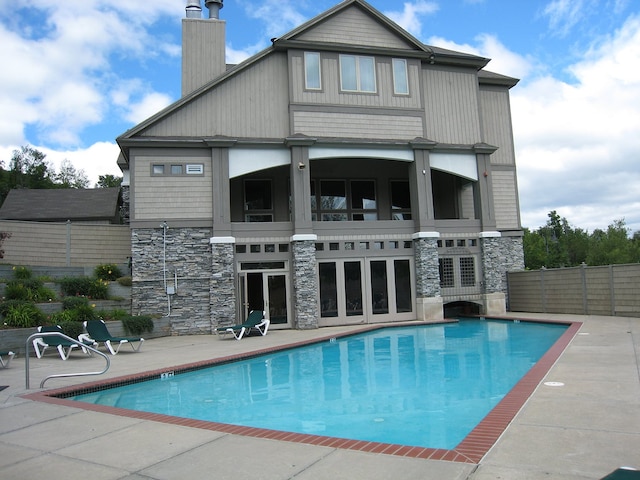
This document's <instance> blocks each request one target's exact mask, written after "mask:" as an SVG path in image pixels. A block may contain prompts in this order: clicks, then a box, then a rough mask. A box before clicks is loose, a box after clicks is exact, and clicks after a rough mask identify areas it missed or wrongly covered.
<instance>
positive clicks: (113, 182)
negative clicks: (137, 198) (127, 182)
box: [96, 174, 122, 188]
mask: <svg viewBox="0 0 640 480" xmlns="http://www.w3.org/2000/svg"><path fill="white" fill-rule="evenodd" d="M120 185H122V177H116V176H115V175H109V174H107V175H100V176H99V177H98V183H96V187H97V188H112V187H119V186H120Z"/></svg>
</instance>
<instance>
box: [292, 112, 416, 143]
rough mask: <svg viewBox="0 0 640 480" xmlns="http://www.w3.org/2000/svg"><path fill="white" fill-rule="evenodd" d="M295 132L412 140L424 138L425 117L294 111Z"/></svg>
mask: <svg viewBox="0 0 640 480" xmlns="http://www.w3.org/2000/svg"><path fill="white" fill-rule="evenodd" d="M293 119H294V126H295V131H296V133H304V134H305V135H317V136H320V137H345V138H370V139H380V138H386V139H403V140H406V139H412V138H415V137H419V136H421V135H422V117H406V116H400V115H367V114H351V113H322V112H295V113H294V115H293Z"/></svg>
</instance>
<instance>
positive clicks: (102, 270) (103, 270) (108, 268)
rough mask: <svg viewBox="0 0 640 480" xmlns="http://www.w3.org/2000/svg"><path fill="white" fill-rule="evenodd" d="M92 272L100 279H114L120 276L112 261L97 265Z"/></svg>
mask: <svg viewBox="0 0 640 480" xmlns="http://www.w3.org/2000/svg"><path fill="white" fill-rule="evenodd" d="M93 273H94V275H95V276H96V278H99V279H100V280H115V279H117V278H118V277H121V276H122V273H121V272H120V269H119V268H118V266H117V265H115V264H112V263H106V264H104V265H98V266H97V267H96V268H95V270H94V272H93Z"/></svg>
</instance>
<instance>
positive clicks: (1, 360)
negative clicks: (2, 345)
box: [0, 350, 15, 368]
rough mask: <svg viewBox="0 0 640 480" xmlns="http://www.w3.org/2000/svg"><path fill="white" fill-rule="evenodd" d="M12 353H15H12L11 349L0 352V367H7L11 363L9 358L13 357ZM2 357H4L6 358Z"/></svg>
mask: <svg viewBox="0 0 640 480" xmlns="http://www.w3.org/2000/svg"><path fill="white" fill-rule="evenodd" d="M14 355H15V353H13V352H12V351H11V350H7V351H5V352H0V366H2V368H7V367H8V366H9V364H10V363H11V359H12V358H13V357H14ZM3 357H5V358H6V359H5V358H3Z"/></svg>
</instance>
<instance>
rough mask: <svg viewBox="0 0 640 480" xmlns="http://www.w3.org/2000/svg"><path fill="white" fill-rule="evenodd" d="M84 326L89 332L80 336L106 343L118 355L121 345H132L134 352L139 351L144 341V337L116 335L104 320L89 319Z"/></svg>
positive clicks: (98, 342)
mask: <svg viewBox="0 0 640 480" xmlns="http://www.w3.org/2000/svg"><path fill="white" fill-rule="evenodd" d="M84 328H85V329H86V330H87V333H86V334H85V333H83V334H82V335H80V337H82V338H83V339H85V340H88V341H95V342H96V343H97V344H100V343H104V345H105V347H107V349H108V350H109V351H110V352H111V355H116V354H117V353H118V352H119V351H120V347H121V346H122V345H124V344H127V343H128V344H129V345H131V348H132V349H133V351H134V352H137V351H139V350H140V347H142V342H144V338H142V337H114V336H113V335H111V334H110V333H109V329H108V328H107V325H106V324H105V323H104V321H103V320H87V321H86V322H84ZM113 344H117V345H118V346H117V348H115V349H114V348H113ZM136 344H137V345H136Z"/></svg>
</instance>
